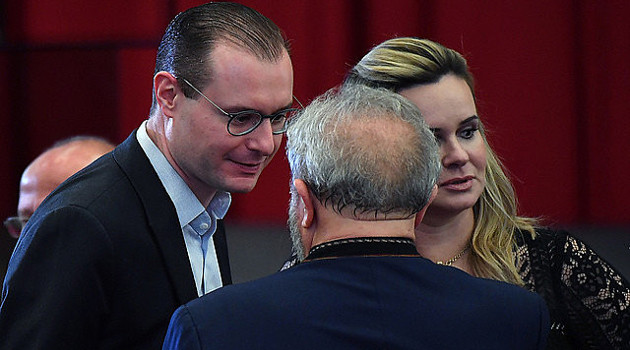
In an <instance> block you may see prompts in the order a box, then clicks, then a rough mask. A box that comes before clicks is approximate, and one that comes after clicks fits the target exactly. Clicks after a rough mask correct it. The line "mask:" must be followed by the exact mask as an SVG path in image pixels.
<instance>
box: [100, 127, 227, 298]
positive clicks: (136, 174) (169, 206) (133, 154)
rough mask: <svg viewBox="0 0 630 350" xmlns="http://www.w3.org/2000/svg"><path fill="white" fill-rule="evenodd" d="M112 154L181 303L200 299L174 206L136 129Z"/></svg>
mask: <svg viewBox="0 0 630 350" xmlns="http://www.w3.org/2000/svg"><path fill="white" fill-rule="evenodd" d="M113 154H114V159H115V160H116V162H117V163H118V164H119V165H120V167H121V168H122V170H123V172H125V174H126V175H127V176H128V178H129V180H130V181H131V183H132V185H133V187H134V188H135V189H136V192H137V194H138V196H139V197H140V200H141V201H142V204H143V205H144V211H145V214H146V216H147V218H148V225H149V232H150V233H151V234H152V236H153V237H152V238H153V240H154V241H155V244H156V246H157V247H158V249H159V250H160V253H161V255H162V257H163V262H164V268H165V269H166V271H167V272H168V275H169V276H168V277H169V279H170V280H171V283H172V286H173V289H174V291H175V295H176V296H177V298H178V302H179V303H180V304H184V303H186V302H188V301H190V300H192V299H195V298H197V297H198V295H197V291H196V288H195V280H194V277H193V274H192V270H191V268H190V261H189V259H188V253H187V251H186V243H185V242H184V237H183V235H182V231H181V228H180V227H179V221H178V219H177V212H176V211H175V206H174V205H173V202H172V201H171V199H170V197H169V196H168V194H167V193H166V190H165V189H164V186H162V182H160V179H159V178H158V176H157V174H156V172H155V170H154V169H153V167H152V166H151V163H150V162H149V159H148V158H147V156H146V155H145V153H144V151H143V150H142V148H141V147H140V144H139V143H138V140H137V139H136V131H134V132H133V133H131V135H130V136H129V137H128V138H127V140H125V141H124V142H123V143H122V144H121V145H120V146H118V147H117V148H116V149H115V150H114V153H113ZM224 241H225V239H224ZM228 271H229V266H228Z"/></svg>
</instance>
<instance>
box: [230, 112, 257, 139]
mask: <svg viewBox="0 0 630 350" xmlns="http://www.w3.org/2000/svg"><path fill="white" fill-rule="evenodd" d="M261 120H262V116H261V115H260V114H258V113H254V112H249V111H246V112H242V113H234V114H233V117H232V118H231V119H230V121H229V122H228V131H229V132H230V134H232V135H244V134H247V133H248V132H250V131H252V130H254V129H256V127H257V126H258V125H259V124H260V122H261Z"/></svg>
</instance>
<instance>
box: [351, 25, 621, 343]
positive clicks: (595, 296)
mask: <svg viewBox="0 0 630 350" xmlns="http://www.w3.org/2000/svg"><path fill="white" fill-rule="evenodd" d="M357 83H359V84H366V85H370V86H375V87H385V88H387V89H390V90H392V91H396V92H398V93H400V94H401V95H403V96H405V97H406V98H408V99H409V100H411V101H412V102H414V103H415V104H416V105H417V106H418V107H419V109H420V110H421V111H422V114H423V116H424V117H425V119H426V121H427V124H428V125H429V126H430V127H431V128H432V129H433V131H434V134H435V136H436V138H437V140H438V142H439V144H440V152H441V159H442V173H441V175H440V179H439V181H438V186H439V190H438V195H437V197H436V199H435V200H434V201H433V203H432V204H431V205H430V207H429V209H428V210H427V212H426V215H425V218H424V220H423V222H422V224H421V225H420V226H419V227H418V228H417V229H416V247H417V249H418V251H419V252H420V254H421V255H422V256H424V257H426V258H428V259H430V260H432V261H434V262H436V263H439V264H444V265H452V266H454V267H456V268H459V269H461V270H464V271H466V272H468V273H470V274H471V275H474V276H478V277H484V278H491V279H495V280H500V281H505V282H509V283H513V284H517V285H521V286H523V287H525V288H527V289H529V290H532V291H535V292H537V293H539V294H540V295H541V296H543V298H544V299H545V301H546V302H547V304H548V306H549V310H550V315H551V321H552V329H551V333H550V336H549V340H548V346H547V347H548V349H630V289H629V284H628V282H627V281H626V280H624V279H623V278H622V277H621V275H620V274H619V273H617V272H616V271H615V270H614V269H613V268H612V267H611V266H610V265H608V264H607V263H606V262H605V261H603V260H602V259H601V258H600V257H599V256H598V255H597V254H596V253H595V252H593V251H592V250H591V249H590V248H588V247H587V246H585V245H584V243H582V242H581V241H579V240H578V239H576V238H575V237H573V236H571V235H570V234H569V233H567V232H564V231H554V230H551V229H548V228H544V227H539V226H537V225H536V220H534V219H532V218H527V217H522V216H519V215H518V214H517V205H516V197H515V194H514V191H513V188H512V185H511V183H510V180H509V178H508V177H507V176H506V173H505V171H504V170H503V166H502V164H501V162H500V161H499V159H498V157H497V156H496V155H495V154H494V152H493V151H492V149H491V148H490V145H489V144H488V141H487V139H486V135H485V132H484V128H483V123H482V120H481V119H480V116H479V113H478V112H477V109H476V105H475V95H474V88H473V77H472V75H471V74H470V72H469V71H468V66H467V63H466V60H465V59H464V58H463V57H462V55H460V54H459V53H458V52H456V51H454V50H451V49H448V48H446V47H444V46H442V45H440V44H438V43H435V42H432V41H430V40H426V39H418V38H409V37H407V38H395V39H390V40H387V41H385V42H383V43H381V44H380V45H378V46H376V47H375V48H373V49H372V50H371V51H370V52H369V53H368V54H367V55H365V57H363V59H361V61H360V62H359V63H358V64H357V65H356V66H355V67H354V68H353V69H352V70H351V71H350V73H349V75H348V77H347V79H346V82H345V84H357ZM515 317H517V315H515Z"/></svg>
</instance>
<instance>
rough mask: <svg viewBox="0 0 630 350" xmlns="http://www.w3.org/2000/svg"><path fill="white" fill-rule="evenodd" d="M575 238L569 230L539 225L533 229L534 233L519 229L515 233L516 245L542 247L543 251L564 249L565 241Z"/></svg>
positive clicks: (533, 247)
mask: <svg viewBox="0 0 630 350" xmlns="http://www.w3.org/2000/svg"><path fill="white" fill-rule="evenodd" d="M571 239H575V237H573V236H572V235H571V234H570V233H569V232H567V231H565V230H562V229H557V228H552V227H545V226H540V227H536V228H535V229H534V234H532V233H531V232H529V231H525V230H520V231H518V233H517V235H516V245H517V246H519V247H520V246H525V247H527V248H528V249H544V250H545V251H549V250H550V249H552V250H554V251H555V250H557V249H564V247H565V246H566V245H567V242H568V241H569V240H571Z"/></svg>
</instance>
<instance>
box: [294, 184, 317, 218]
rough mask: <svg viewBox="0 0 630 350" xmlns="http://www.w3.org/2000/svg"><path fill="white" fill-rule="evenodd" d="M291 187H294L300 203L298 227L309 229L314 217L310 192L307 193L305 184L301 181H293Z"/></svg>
mask: <svg viewBox="0 0 630 350" xmlns="http://www.w3.org/2000/svg"><path fill="white" fill-rule="evenodd" d="M293 186H295V190H296V192H297V194H298V197H300V200H301V201H302V210H303V213H302V222H300V225H301V226H302V227H303V228H306V229H307V228H309V227H311V225H312V224H313V219H314V217H315V210H314V208H313V207H314V206H313V196H312V195H311V191H309V189H308V187H307V186H306V183H304V181H303V180H302V179H295V180H293Z"/></svg>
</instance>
